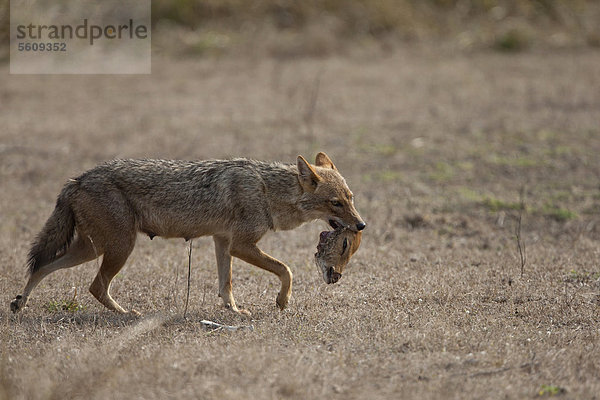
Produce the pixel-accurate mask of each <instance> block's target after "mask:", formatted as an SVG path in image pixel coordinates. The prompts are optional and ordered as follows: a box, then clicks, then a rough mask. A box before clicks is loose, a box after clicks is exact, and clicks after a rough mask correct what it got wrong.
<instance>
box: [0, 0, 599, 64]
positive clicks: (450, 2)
mask: <svg viewBox="0 0 600 400" xmlns="http://www.w3.org/2000/svg"><path fill="white" fill-rule="evenodd" d="M8 4H9V3H8V1H7V0H3V1H2V2H1V3H0V38H2V39H3V42H4V41H5V40H6V38H7V34H8V9H9V6H8ZM152 20H153V35H154V37H153V44H154V46H155V49H156V50H160V51H165V52H169V53H175V54H178V55H206V54H214V53H224V52H240V51H243V50H245V51H247V52H249V53H255V52H257V51H259V52H260V54H269V55H274V56H278V57H302V56H325V55H330V54H336V53H343V52H348V51H354V50H356V49H357V48H359V49H363V48H365V47H367V48H368V47H371V46H379V47H381V48H382V49H383V50H384V51H390V50H391V49H393V48H394V46H397V45H399V44H401V43H413V44H414V43H421V44H423V43H431V42H436V43H439V42H444V43H445V44H447V45H450V46H453V47H455V48H457V49H480V48H493V49H497V50H501V51H517V50H523V49H526V48H530V47H551V48H555V47H565V46H595V47H598V46H600V31H599V30H600V28H599V24H598V21H599V20H600V4H598V2H597V1H593V0H423V1H419V0H325V1H319V0H307V1H291V0H256V1H244V0H222V1H220V0H154V1H152Z"/></svg>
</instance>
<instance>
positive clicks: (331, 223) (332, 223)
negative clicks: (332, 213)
mask: <svg viewBox="0 0 600 400" xmlns="http://www.w3.org/2000/svg"><path fill="white" fill-rule="evenodd" d="M327 222H329V226H331V227H332V228H333V229H338V228H341V227H342V225H340V223H339V222H337V221H334V220H332V219H330V220H329V221H327Z"/></svg>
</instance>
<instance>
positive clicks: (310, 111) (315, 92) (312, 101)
mask: <svg viewBox="0 0 600 400" xmlns="http://www.w3.org/2000/svg"><path fill="white" fill-rule="evenodd" d="M320 86H321V73H320V72H319V73H318V74H317V76H316V77H315V80H314V82H313V86H312V89H311V92H310V98H309V102H308V106H307V107H306V112H305V113H304V124H305V125H306V130H307V132H308V135H309V137H310V138H311V139H312V138H313V136H314V131H313V120H314V116H315V111H316V109H317V100H318V99H319V87H320Z"/></svg>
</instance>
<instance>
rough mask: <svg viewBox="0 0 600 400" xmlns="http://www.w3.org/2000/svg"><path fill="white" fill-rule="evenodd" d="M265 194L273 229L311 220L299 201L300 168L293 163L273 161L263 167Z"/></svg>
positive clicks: (287, 227)
mask: <svg viewBox="0 0 600 400" xmlns="http://www.w3.org/2000/svg"><path fill="white" fill-rule="evenodd" d="M260 174H261V176H262V178H263V181H264V183H265V194H266V196H267V201H268V202H269V206H270V209H271V219H272V220H273V227H272V228H273V230H288V229H294V228H296V227H297V226H299V225H301V224H303V223H304V222H307V221H309V220H310V219H311V218H307V215H306V212H304V211H302V209H301V207H300V205H299V202H300V199H301V197H302V188H301V187H300V183H299V182H298V169H297V167H296V166H295V165H292V164H282V163H272V164H268V165H266V166H265V168H261V170H260Z"/></svg>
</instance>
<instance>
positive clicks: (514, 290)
mask: <svg viewBox="0 0 600 400" xmlns="http://www.w3.org/2000/svg"><path fill="white" fill-rule="evenodd" d="M599 65H600V52H598V50H588V49H579V50H577V49H575V50H560V51H554V52H541V51H534V52H529V53H521V54H498V53H492V52H486V51H478V52H474V53H462V54H458V55H457V54H452V53H451V52H449V51H445V50H444V49H429V50H423V49H414V48H410V47H401V48H399V49H397V50H396V51H395V52H394V53H393V54H388V55H384V54H379V53H374V54H371V55H366V54H363V55H361V56H332V57H329V58H320V59H300V60H292V59H288V60H278V59H275V58H260V57H242V58H240V57H235V56H231V57H223V58H204V59H193V58H190V59H179V60H172V59H171V60H168V59H155V60H154V64H153V74H152V75H151V76H125V77H123V76H89V77H86V76H10V75H8V66H7V65H2V66H0V70H1V71H0V121H1V126H2V129H1V130H0V182H1V192H0V220H1V221H2V223H1V224H0V293H2V296H1V298H0V300H1V301H0V303H2V304H3V305H4V306H3V307H0V337H1V345H0V349H1V358H0V399H2V398H7V399H51V398H56V399H58V398H60V399H64V398H86V399H102V398H114V399H125V398H127V399H129V398H144V399H154V398H161V399H162V398H178V399H186V398H203V399H213V398H215V399H216V398H218V399H239V398H248V399H270V398H277V399H283V398H296V399H307V398H335V399H358V398H370V399H388V398H423V399H427V398H432V399H433V398H436V399H439V398H533V397H537V396H539V395H540V393H541V394H542V395H543V396H551V395H553V394H554V395H557V396H563V397H565V398H587V399H591V398H597V396H598V393H600V379H599V376H600V347H599V343H600V314H599V313H600V281H599V280H598V279H599V278H600V268H599V267H598V260H599V258H600V248H599V245H598V240H599V239H600V215H599V214H600V186H599V185H600V183H599V181H600V157H599V156H598V154H599V153H600V125H599V122H600V119H599V116H600V112H599V111H600V68H598V66H599ZM319 150H324V151H326V152H327V153H328V154H329V155H330V156H331V157H332V158H333V160H334V161H335V162H336V164H337V165H338V168H339V169H340V170H341V171H342V173H343V174H344V175H345V176H346V178H347V181H348V183H349V185H350V187H351V188H352V189H353V191H354V193H355V194H356V198H357V199H356V205H357V207H358V209H359V211H360V212H361V214H362V216H363V217H364V219H365V221H366V222H367V224H368V227H367V229H366V231H365V233H364V235H363V244H362V247H361V249H360V250H359V252H358V253H357V254H356V255H355V257H354V258H353V260H352V261H351V264H350V266H349V268H348V270H347V273H345V274H344V277H343V279H342V280H341V281H340V282H339V283H338V284H336V285H334V286H327V285H325V284H324V283H323V282H322V279H321V278H320V276H319V274H318V273H317V271H316V267H315V266H314V265H313V263H312V255H313V253H314V251H315V246H316V244H317V240H318V237H317V236H318V232H319V231H320V230H322V229H324V227H325V225H324V223H322V222H315V223H310V224H306V225H304V226H302V227H301V228H299V229H297V230H295V231H290V232H277V233H272V234H269V235H268V236H267V237H265V238H264V239H263V240H262V242H261V243H262V247H263V249H264V250H266V251H267V252H269V253H270V254H272V255H274V256H275V257H278V258H280V259H282V260H284V261H285V262H286V263H288V264H289V265H290V266H291V268H292V270H293V272H294V276H295V282H294V283H295V286H294V293H293V296H292V299H291V302H290V305H289V308H288V309H286V310H285V311H283V312H280V311H279V310H278V309H276V308H275V296H276V294H277V291H278V281H277V279H276V278H275V277H274V276H271V275H270V274H268V273H266V272H264V271H261V270H259V269H257V268H255V267H252V266H249V265H247V264H244V263H243V262H240V261H237V260H236V261H235V262H234V294H235V295H236V298H237V300H238V302H239V303H240V304H241V305H242V306H244V307H247V308H249V309H250V310H251V311H252V312H253V317H252V320H251V321H242V320H240V319H239V318H238V317H236V316H234V315H232V314H230V313H229V312H227V311H226V310H224V309H223V308H222V306H221V302H220V299H219V298H218V297H217V296H216V293H217V285H216V267H215V261H214V255H213V246H212V241H211V240H210V239H208V238H203V239H198V240H196V241H194V246H195V249H194V254H193V271H192V290H191V297H190V307H189V312H188V319H187V320H184V319H183V318H182V315H183V304H184V299H185V291H186V272H187V244H186V243H184V241H183V240H164V239H160V238H155V239H154V240H153V241H150V240H149V239H148V238H147V237H142V236H140V237H139V239H138V244H137V247H136V249H135V250H134V252H133V254H132V256H131V257H130V259H129V262H128V264H127V265H126V267H125V268H124V270H123V271H122V272H121V273H120V274H119V276H118V277H117V279H116V280H115V283H114V285H113V295H114V297H115V298H116V299H117V300H118V301H119V302H121V304H122V305H123V306H125V307H126V308H131V307H133V308H136V309H138V310H141V311H142V312H144V316H143V317H142V318H139V319H134V318H129V317H121V316H117V315H115V314H113V313H110V312H108V311H106V310H105V309H103V308H102V306H100V305H99V303H98V302H96V301H95V300H94V299H93V298H92V296H91V295H90V294H89V293H88V292H87V287H88V285H89V284H90V283H91V280H92V278H93V276H94V275H95V272H96V269H97V263H95V262H91V263H88V264H86V265H84V266H80V267H77V268H74V269H71V270H67V271H59V272H57V273H55V274H54V275H51V276H50V277H49V278H47V279H46V280H45V281H43V283H42V284H41V286H40V287H39V288H38V290H36V291H35V292H34V293H33V295H32V297H31V300H30V304H29V307H28V308H27V309H25V310H24V311H23V312H22V313H20V314H18V315H12V314H11V313H10V312H9V310H8V304H9V302H10V300H11V299H12V298H13V297H14V296H15V295H16V294H18V293H19V292H20V290H21V288H22V285H23V283H24V280H25V267H24V262H25V257H26V252H27V250H28V244H29V242H30V241H31V240H32V238H33V236H34V235H35V234H36V233H37V232H38V231H39V229H40V228H41V226H42V225H43V223H44V221H45V219H46V218H47V217H48V216H49V214H50V212H51V211H52V209H53V206H54V201H55V196H56V195H57V194H58V192H59V190H60V188H61V186H62V184H63V183H64V182H65V181H66V180H67V179H68V178H69V177H73V176H76V175H78V174H79V173H81V172H83V171H84V170H86V169H88V168H90V167H92V166H93V165H95V164H96V163H98V162H101V161H103V160H107V159H111V158H115V157H160V158H182V159H205V158H223V157H233V156H245V157H251V158H258V159H277V160H284V161H289V162H293V161H294V160H295V157H296V155H297V154H303V155H305V156H309V157H314V155H315V154H316V152H317V151H319ZM521 188H524V203H525V211H524V213H523V226H522V237H523V241H524V243H525V245H526V255H527V262H526V264H525V267H524V273H523V275H522V276H521V271H520V264H519V260H518V255H517V247H516V240H515V226H516V222H515V221H516V215H517V214H518V208H519V191H520V190H521ZM75 290H76V291H77V296H76V300H77V302H78V303H79V304H80V305H81V306H82V308H81V309H78V310H75V311H65V310H60V308H61V304H62V303H64V302H68V301H69V300H71V299H72V298H73V296H74V291H75ZM57 308H59V310H57ZM202 319H209V320H212V321H216V322H220V323H226V324H252V325H253V327H254V329H253V330H242V331H237V332H222V331H217V332H214V331H207V330H205V329H203V328H202V325H201V324H200V321H201V320H202Z"/></svg>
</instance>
